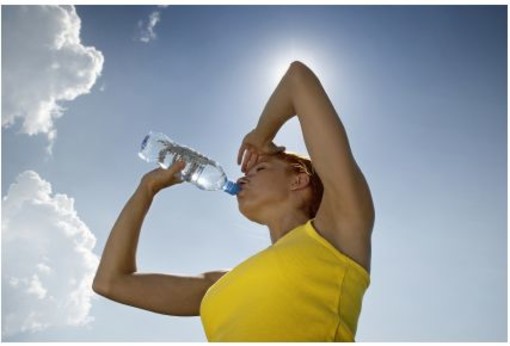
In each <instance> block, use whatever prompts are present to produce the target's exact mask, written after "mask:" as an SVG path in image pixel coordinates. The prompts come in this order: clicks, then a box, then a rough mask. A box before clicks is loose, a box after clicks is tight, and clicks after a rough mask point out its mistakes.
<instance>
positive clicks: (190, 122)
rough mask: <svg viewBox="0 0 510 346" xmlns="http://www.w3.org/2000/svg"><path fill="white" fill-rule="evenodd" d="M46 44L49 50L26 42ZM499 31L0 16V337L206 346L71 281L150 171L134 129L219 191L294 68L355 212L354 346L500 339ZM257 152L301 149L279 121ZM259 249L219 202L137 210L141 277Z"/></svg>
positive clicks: (185, 331) (478, 22)
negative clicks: (205, 165)
mask: <svg viewBox="0 0 510 346" xmlns="http://www.w3.org/2000/svg"><path fill="white" fill-rule="evenodd" d="M154 13H157V15H155V14H154ZM66 16H67V17H66ZM151 16H152V18H156V17H157V18H158V20H154V21H153V26H152V27H150V28H149V24H150V18H151ZM64 17H66V18H72V19H76V18H79V19H80V22H76V21H74V22H73V21H70V22H69V21H67V22H66V21H63V20H62V18H64ZM52 20H54V22H52ZM23 23H30V24H31V26H30V27H32V28H33V27H35V28H37V30H36V31H32V32H29V30H27V31H24V30H20V29H19V28H20V27H19V26H20V25H23ZM52 23H53V24H52ZM55 23H60V26H59V25H56V24H55ZM69 23H71V24H69ZM54 24H55V25H54ZM66 25H69V26H71V25H74V27H73V28H74V29H73V28H70V29H69V30H67V29H66ZM77 27H78V29H79V31H76V28H77ZM66 30H67V31H66ZM73 30H74V31H73ZM62 32H66V33H67V34H68V35H69V36H62V37H64V39H65V40H67V41H66V44H64V45H62V47H60V48H58V49H53V50H47V48H48V46H44V45H40V44H39V42H41V40H42V39H43V38H44V39H48V40H49V41H48V42H50V41H51V42H53V43H52V44H57V43H55V42H57V41H58V40H57V41H55V40H53V41H52V38H55V37H61V36H59V33H60V34H61V33H62ZM71 33H74V34H71ZM23 35H25V36H23ZM39 35H40V37H39ZM52 35H53V36H52ZM73 35H74V36H73ZM506 35H507V9H506V6H341V5H337V6H290V5H286V6H257V7H253V6H168V7H157V6H77V7H76V8H74V11H73V9H72V8H65V9H59V10H58V11H55V10H54V9H53V10H51V11H47V10H44V9H42V8H39V9H32V11H28V12H27V11H24V10H23V9H20V8H18V7H6V6H3V7H2V51H3V61H2V71H3V72H2V87H3V93H2V95H3V96H2V103H3V106H2V107H3V108H2V197H3V201H2V208H3V209H2V292H3V295H2V302H3V304H2V320H3V321H4V326H3V328H2V335H3V337H2V339H3V341H140V342H141V341H205V335H204V333H203V331H202V328H201V325H200V320H199V318H178V317H167V316H161V315H157V314H153V313H150V312H145V311H141V310H138V309H135V308H132V307H127V306H122V305H119V304H117V303H114V302H111V301H108V300H105V299H103V298H99V297H97V296H95V295H93V294H90V292H88V291H87V290H88V289H89V288H88V287H82V286H80V285H79V284H77V283H79V282H87V280H89V279H90V275H91V272H93V270H94V265H96V264H97V257H98V256H99V255H100V254H101V252H102V250H103V247H104V243H105V241H106V239H107V236H108V234H109V231H110V229H111V226H112V225H113V222H114V221H115V219H116V217H117V215H118V213H119V212H120V210H121V208H122V207H123V205H124V203H125V202H126V200H127V199H128V198H129V196H130V195H131V193H132V192H133V191H134V189H135V187H136V185H137V183H138V181H139V179H140V178H141V176H142V175H143V174H144V173H145V172H146V171H148V170H150V169H152V166H151V165H149V164H147V163H145V162H143V161H142V160H140V159H139V158H138V157H137V151H138V149H139V144H140V141H141V140H142V138H143V136H144V135H145V134H146V132H148V131H149V130H157V131H161V132H164V133H166V134H167V135H169V136H170V137H172V138H173V139H174V140H176V141H178V142H181V143H183V144H186V145H188V146H191V147H193V148H195V149H197V150H199V151H201V152H204V153H206V154H208V155H209V156H210V157H212V158H214V159H215V160H217V161H219V162H220V163H221V164H222V165H223V167H224V168H225V171H226V172H227V174H228V175H229V177H231V178H237V177H238V176H239V175H240V174H241V173H240V170H239V168H238V166H237V165H236V163H235V159H236V155H237V149H238V145H239V144H240V141H241V140H242V138H243V137H244V135H245V134H246V133H247V132H248V131H250V130H251V129H252V128H253V127H254V126H255V124H256V122H257V119H258V116H259V114H260V112H261V110H262V108H263V106H264V104H265V102H266V101H267V99H268V97H269V96H270V94H271V92H272V90H273V88H274V87H275V86H276V83H277V81H278V79H279V78H280V77H281V75H282V74H283V72H284V70H285V68H286V67H287V66H288V64H290V62H292V61H293V60H301V61H303V62H305V63H307V64H308V65H309V66H310V67H311V68H312V69H313V70H314V71H315V72H316V73H317V75H318V76H319V78H320V79H321V80H322V82H323V84H324V87H325V88H326V91H327V92H328V94H329V96H330V98H331V100H332V101H333V103H334V105H335V107H336V108H337V110H338V112H339V114H340V116H341V118H342V120H343V122H344V124H345V126H346V129H347V132H348V135H349V138H350V141H351V147H352V149H353V152H354V155H355V156H356V159H357V161H358V163H359V165H360V166H361V168H362V169H363V171H364V173H365V175H366V177H367V180H368V182H369V184H370V187H371V190H372V194H373V197H374V202H375V206H376V213H377V217H376V224H375V229H374V235H373V258H372V275H371V285H370V287H369V290H368V291H367V294H366V296H365V300H364V303H363V310H362V313H361V317H360V321H359V328H358V334H357V340H358V341H373V342H376V341H386V342H391V341H505V340H506V339H507V244H508V243H507V221H506V220H507V36H506ZM65 37H67V38H65ZM69 37H70V38H69ZM73 37H74V38H76V37H78V38H79V42H77V40H76V39H74V40H73ZM38 38H41V39H40V40H38ZM14 42H16V45H14ZM70 47H71V48H70ZM15 48H16V49H15ZM46 50H47V51H46ZM50 51H51V52H50ZM7 52H10V53H9V54H8V53H7ZM55 52H62V54H58V53H55ZM64 53H65V54H64ZM39 55H41V57H44V59H43V58H39ZM45 64H46V65H45ZM27 69H28V70H30V71H33V73H32V74H31V75H30V76H29V77H27V76H26V75H25V74H23V72H22V71H25V70H27ZM6 71H8V72H6ZM44 71H64V72H65V73H57V72H52V73H46V72H44ZM36 72H37V73H39V74H37V73H36ZM17 74H18V75H17ZM20 90H23V91H25V93H23V92H21V91H20ZM26 90H29V91H32V92H31V93H28V92H26ZM49 100H52V101H54V102H53V103H51V102H50V101H49ZM45 102H46V103H45ZM48 104H49V106H48ZM45 105H46V106H45ZM57 106H58V107H60V111H59V112H57V113H58V116H55V114H56V113H55V112H56V111H55V110H56V109H57V108H56V107H57ZM45 107H46V108H45ZM45 112H46V113H45ZM34 114H35V115H34ZM30 134H32V135H30ZM276 142H277V143H278V144H282V145H285V146H286V147H287V148H288V149H290V150H293V151H298V152H305V150H306V149H305V147H304V143H303V141H302V138H301V134H300V130H299V126H298V123H297V120H296V119H293V120H291V121H290V122H289V123H287V124H286V125H285V127H284V128H283V129H282V130H281V131H280V133H279V134H278V136H277V138H276ZM50 190H51V191H50ZM94 240H95V243H94ZM77 243H79V244H81V245H80V247H79V250H76V249H77V247H76V244H77ZM269 244H270V240H269V236H268V233H267V230H266V229H265V228H264V227H261V226H259V225H256V224H252V223H250V222H249V221H248V220H245V219H244V218H243V217H242V215H240V213H239V212H238V210H237V205H236V201H235V199H233V198H231V197H230V196H228V195H227V194H223V193H221V192H203V191H200V190H198V189H196V188H195V187H193V186H191V185H186V184H182V185H179V186H177V187H175V188H172V189H169V190H167V191H164V192H163V193H161V194H160V195H159V196H158V197H157V199H156V200H155V202H154V203H153V207H152V209H151V210H150V213H149V215H148V216H147V219H146V222H145V224H144V229H143V231H142V236H141V239H140V245H139V250H138V251H139V252H138V254H139V255H138V267H139V269H140V270H141V271H151V272H172V273H181V274H197V273H201V272H204V271H209V270H215V269H219V268H230V267H233V266H235V265H236V264H237V263H239V262H241V261H242V260H244V259H245V258H247V257H249V256H250V255H253V254H255V253H256V252H257V251H259V250H262V249H264V248H265V247H267V246H269ZM65 263H68V265H64V264H65ZM68 275H74V276H73V277H72V278H70V276H68ZM71 279H72V280H71ZM82 279H83V280H82ZM80 280H82V281H80ZM69 282H71V283H69ZM66 285H67V286H66ZM85 286H86V285H85ZM63 287H64V288H63ZM77 292H78V293H79V297H81V298H80V299H78V300H76V299H75V300H71V303H69V304H68V305H66V306H60V305H58V304H54V303H52V302H54V300H51V298H52V297H53V298H59V297H61V298H62V299H64V298H65V297H69V296H73V297H74V296H75V295H76V294H78V293H77ZM57 301H58V299H57ZM76 301H78V302H76ZM6 302H19V304H21V305H16V306H15V307H11V305H12V304H14V303H12V304H8V303H6ZM69 306H71V308H70V307H69ZM35 307H37V311H38V313H39V315H34V314H32V315H31V312H33V311H34V309H35ZM57 315H58V316H57ZM30 316H32V317H30ZM34 316H35V317H34ZM70 316H74V319H73V318H71V317H70ZM76 316H78V317H76ZM29 317H30V318H29ZM5 321H8V323H9V324H8V327H5V325H6V323H7V322H5ZM42 321H46V322H45V323H43V322H42ZM73 321H74V322H73Z"/></svg>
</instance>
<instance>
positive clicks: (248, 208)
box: [238, 199, 263, 224]
mask: <svg viewBox="0 0 510 346" xmlns="http://www.w3.org/2000/svg"><path fill="white" fill-rule="evenodd" d="M238 208H239V211H240V212H241V214H243V215H244V217H245V218H247V219H248V220H250V221H252V222H256V223H258V224H263V223H262V222H261V221H260V219H259V218H258V217H257V213H256V210H257V208H255V207H254V206H253V205H250V203H246V201H243V200H239V199H238Z"/></svg>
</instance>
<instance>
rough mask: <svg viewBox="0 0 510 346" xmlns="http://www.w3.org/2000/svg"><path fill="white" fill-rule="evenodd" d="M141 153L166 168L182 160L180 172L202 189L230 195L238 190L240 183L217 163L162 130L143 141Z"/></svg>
mask: <svg viewBox="0 0 510 346" xmlns="http://www.w3.org/2000/svg"><path fill="white" fill-rule="evenodd" d="M138 156H140V158H142V159H143V160H145V161H147V162H157V163H158V164H159V166H160V167H162V168H165V169H167V168H168V167H170V166H171V165H172V164H173V163H174V162H176V161H177V160H179V159H183V160H184V161H185V162H186V166H185V167H184V169H183V170H182V171H181V172H180V175H181V178H182V180H184V181H187V182H190V183H192V184H194V185H196V186H197V187H198V188H200V189H202V190H207V191H216V190H223V191H225V192H227V193H229V194H231V195H236V194H237V193H238V192H239V186H238V185H237V184H236V183H234V182H232V181H230V180H228V179H227V175H226V174H225V172H224V171H223V168H222V167H221V166H220V164H219V163H218V162H216V161H213V160H211V159H209V158H208V157H206V156H204V155H202V154H200V153H199V152H197V151H195V150H193V149H191V148H188V147H186V146H184V145H179V144H177V143H175V142H174V141H172V140H171V139H170V138H168V137H167V136H166V135H164V134H163V133H157V132H149V134H148V135H147V136H145V138H144V139H143V141H142V146H141V149H140V152H139V153H138Z"/></svg>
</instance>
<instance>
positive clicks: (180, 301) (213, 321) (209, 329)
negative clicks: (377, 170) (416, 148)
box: [93, 62, 374, 341]
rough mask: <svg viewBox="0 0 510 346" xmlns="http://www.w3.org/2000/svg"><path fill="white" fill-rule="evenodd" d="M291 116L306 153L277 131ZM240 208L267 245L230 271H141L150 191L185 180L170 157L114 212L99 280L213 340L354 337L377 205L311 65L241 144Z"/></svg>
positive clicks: (294, 71)
mask: <svg viewBox="0 0 510 346" xmlns="http://www.w3.org/2000/svg"><path fill="white" fill-rule="evenodd" d="M294 115H297V117H298V119H299V122H300V124H301V128H302V132H303V137H304V141H305V144H306V147H307V149H308V152H309V154H310V158H311V162H313V166H312V165H311V162H310V160H308V159H305V158H301V157H299V156H296V155H292V154H288V153H285V152H284V148H283V147H277V146H276V145H275V144H274V143H273V138H274V137H275V136H276V133H277V132H278V130H279V129H280V128H281V126H282V125H283V124H284V123H285V122H286V121H287V120H289V119H290V118H291V117H293V116H294ZM238 164H241V170H242V172H243V173H245V175H244V177H242V178H240V179H239V181H238V183H239V184H240V187H241V191H240V192H239V194H238V196H237V198H238V203H239V210H240V211H241V213H242V214H243V215H245V216H246V217H247V218H248V219H250V220H252V221H254V222H257V223H260V224H262V225H266V226H267V227H268V229H269V233H270V236H271V241H272V245H271V246H270V247H268V248H267V249H265V250H263V251H262V252H260V253H258V254H256V255H255V256H253V257H251V258H249V259H248V260H246V261H244V262H243V263H241V264H240V265H238V266H237V267H235V268H234V269H233V270H231V271H230V272H228V273H227V272H224V271H212V272H207V273H204V274H201V275H197V276H189V277H185V276H177V275H166V274H165V275H164V274H143V273H138V272H137V269H136V262H135V257H136V247H137V242H138V238H139V234H140V229H141V226H142V222H143V219H144V217H145V215H146V213H147V211H148V210H149V207H150V205H151V202H152V200H153V198H154V196H155V195H156V194H157V193H158V192H159V191H161V190H162V189H164V188H167V187H169V186H172V185H174V184H177V183H180V181H179V180H178V179H176V178H175V173H177V172H179V171H180V170H182V169H183V167H184V164H183V162H177V163H175V164H174V165H173V166H171V167H170V168H169V169H168V170H163V169H156V170H154V171H152V172H149V173H147V174H146V175H145V176H144V177H143V178H142V179H141V182H140V184H139V186H138V188H137V189H136V191H135V193H134V194H133V196H132V197H131V199H130V200H129V201H128V202H127V204H126V206H125V207H124V209H123V210H122V212H121V214H120V215H119V218H118V220H117V221H116V223H115V225H114V226H113V229H112V231H111V234H110V237H109V239H108V241H107V243H106V246H105V249H104V253H103V256H102V259H101V263H100V265H99V268H98V271H97V274H96V277H95V279H94V284H93V289H94V291H96V292H97V293H99V294H101V295H103V296H105V297H107V298H110V299H112V300H115V301H118V302H120V303H124V304H129V305H132V306H135V307H138V308H142V309H146V310H150V311H154V312H158V313H162V314H168V315H177V316H198V315H200V316H201V318H202V322H203V325H204V329H205V332H206V335H207V338H208V340H210V341H353V340H354V337H355V333H356V327H357V321H358V317H359V314H360V310H361V302H362V299H363V295H364V292H365V290H366V288H367V287H368V284H369V272H370V254H371V251H370V249H371V245H370V244H371V233H372V228H373V224H374V207H373V203H372V198H371V195H370V191H369V187H368V184H367V182H366V180H365V178H364V176H363V174H362V172H361V170H360V168H359V167H358V165H357V164H356V162H355V160H354V158H353V155H352V153H351V150H350V147H349V143H348V139H347V135H346V132H345V129H344V127H343V125H342V123H341V121H340V119H339V117H338V115H337V113H336V111H335V109H334V108H333V105H332V104H331V102H330V100H329V98H328V96H327V95H326V93H325V91H324V89H323V88H322V86H321V84H320V82H319V80H318V79H317V77H316V76H315V75H314V73H313V72H312V71H311V70H310V69H309V68H308V67H307V66H305V65H304V64H302V63H300V62H293V63H292V64H291V65H290V67H289V69H288V70H287V72H286V74H285V75H284V77H283V78H282V80H281V81H280V83H279V84H278V86H277V87H276V89H275V91H274V92H273V94H272V95H271V97H270V99H269V101H268V102H267V104H266V106H265V108H264V110H263V112H262V115H261V116H260V119H259V122H258V124H257V126H256V128H255V129H254V130H253V131H251V132H250V133H248V134H247V135H246V136H245V138H244V140H243V142H242V144H241V147H240V149H239V155H238Z"/></svg>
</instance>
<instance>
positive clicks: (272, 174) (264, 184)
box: [237, 157, 292, 223]
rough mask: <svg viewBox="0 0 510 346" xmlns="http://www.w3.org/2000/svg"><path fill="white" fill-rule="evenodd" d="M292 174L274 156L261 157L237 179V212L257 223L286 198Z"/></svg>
mask: <svg viewBox="0 0 510 346" xmlns="http://www.w3.org/2000/svg"><path fill="white" fill-rule="evenodd" d="M291 179H292V174H291V173H290V172H289V169H288V164H287V163H286V162H284V161H282V160H279V159H276V158H274V157H263V158H262V159H261V160H259V162H258V163H257V164H255V165H254V166H253V167H252V168H251V169H250V170H249V171H248V172H246V174H245V176H244V177H242V178H240V179H239V180H238V183H239V186H240V188H241V191H240V192H239V193H238V194H237V200H238V203H239V210H240V211H241V213H242V214H243V215H244V216H246V217H247V218H248V219H250V220H252V221H255V222H259V223H260V222H261V221H262V218H263V217H264V215H265V214H267V213H268V212H269V213H270V212H271V209H274V208H277V206H278V205H281V204H283V203H285V202H286V201H287V200H288V198H289V197H290V191H291V190H290V185H291Z"/></svg>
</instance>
